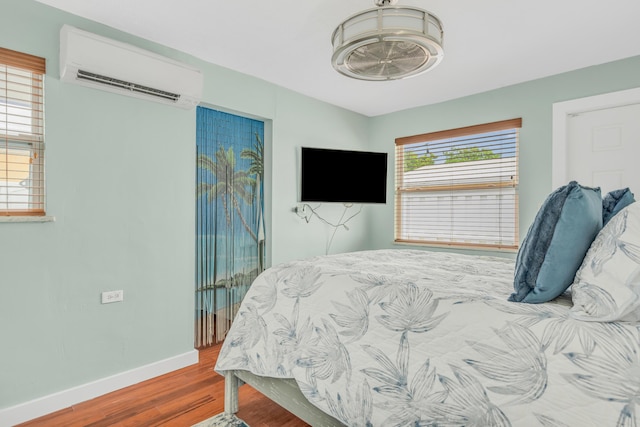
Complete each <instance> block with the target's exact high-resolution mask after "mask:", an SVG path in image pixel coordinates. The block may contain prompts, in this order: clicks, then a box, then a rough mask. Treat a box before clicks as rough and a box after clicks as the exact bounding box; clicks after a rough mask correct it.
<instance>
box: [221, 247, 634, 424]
mask: <svg viewBox="0 0 640 427" xmlns="http://www.w3.org/2000/svg"><path fill="white" fill-rule="evenodd" d="M512 282H513V261H511V260H507V259H502V258H493V257H477V256H466V255H460V254H450V253H443V252H428V251H418V250H378V251H364V252H355V253H349V254H341V255H330V256H320V257H314V258H310V259H306V260H302V261H296V262H290V263H287V264H282V265H278V266H275V267H272V268H270V269H268V270H267V271H265V272H264V273H263V274H261V275H260V276H259V277H258V278H257V279H256V281H255V282H254V284H253V285H252V287H251V289H250V290H249V292H248V293H247V295H246V297H245V299H244V301H243V303H242V306H241V308H240V312H239V313H238V316H237V317H236V319H235V322H234V324H233V325H232V327H231V331H230V332H229V335H228V336H227V338H226V340H225V343H224V346H223V348H222V350H221V353H220V357H219V359H218V362H217V364H216V368H215V369H216V371H218V372H223V371H225V370H238V369H239V370H248V371H251V372H253V373H254V374H257V375H262V376H269V377H276V378H294V379H295V380H296V381H297V383H298V384H299V386H300V388H301V390H302V392H303V393H304V394H305V396H306V397H307V398H308V399H309V401H311V402H312V403H313V404H314V405H316V406H318V407H319V408H320V409H322V410H323V411H325V412H327V413H329V414H330V415H332V416H333V417H335V418H337V419H339V420H341V421H342V422H344V423H345V424H346V425H349V426H367V425H369V426H385V427H386V426H406V425H412V426H431V425H438V426H441V425H442V426H458V425H464V426H508V425H514V426H598V427H601V426H615V425H625V426H627V425H629V426H631V425H636V424H635V423H636V419H635V411H636V403H640V362H639V357H640V356H639V355H640V340H639V331H638V328H637V327H636V326H635V325H625V324H621V323H595V322H581V321H578V320H574V319H572V318H570V317H569V316H568V310H569V308H570V306H571V300H570V296H568V294H566V295H563V296H561V297H560V298H558V299H557V300H556V301H554V302H552V303H546V304H538V305H531V304H522V303H513V302H508V301H507V297H508V296H509V294H510V293H511V292H512V290H513V286H512Z"/></svg>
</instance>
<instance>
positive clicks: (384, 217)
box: [368, 57, 640, 257]
mask: <svg viewBox="0 0 640 427" xmlns="http://www.w3.org/2000/svg"><path fill="white" fill-rule="evenodd" d="M445 60H446V59H445ZM469 78H473V74H472V73H470V75H469ZM639 86H640V57H634V58H630V59H625V60H621V61H616V62H612V63H608V64H604V65H600V66H595V67H590V68H585V69H582V70H578V71H573V72H569V73H565V74H559V75H555V76H551V77H547V78H544V79H539V80H534V81H531V82H527V83H523V84H518V85H514V86H509V87H505V88H501V89H498V90H493V91H490V92H485V93H481V94H477V95H473V96H468V97H464V98H459V99H455V100H452V101H448V102H443V103H440V104H436V105H430V106H424V107H418V108H413V109H410V110H406V111H401V112H397V113H394V114H388V115H385V116H380V117H376V118H372V119H371V121H370V127H369V131H370V139H371V141H372V144H373V147H372V148H374V149H376V150H379V151H387V152H388V153H389V155H390V156H391V158H393V152H394V140H395V138H397V137H402V136H409V135H417V134H421V133H426V132H432V131H438V130H443V129H452V128H458V127H463V126H470V125H475V124H480V123H488V122H494V121H498V120H505V119H511V118H516V117H522V129H521V132H520V208H519V209H520V238H521V239H523V238H524V236H525V235H526V232H527V229H528V228H529V225H530V224H531V222H532V221H533V218H534V217H535V215H536V212H537V211H538V208H539V206H540V204H541V203H542V202H543V201H544V199H545V198H546V197H547V195H548V194H549V193H550V192H551V190H552V188H551V143H552V139H551V138H552V106H553V103H555V102H562V101H567V100H571V99H576V98H582V97H587V96H592V95H598V94H602V93H607V92H613V91H618V90H624V89H630V88H634V87H639ZM394 173H395V167H394V166H393V165H391V173H390V176H389V179H388V183H389V186H390V187H389V188H393V180H394V176H393V174H394ZM368 220H369V224H368V227H369V229H370V230H371V232H370V233H369V235H370V240H369V243H368V245H369V246H370V247H372V248H390V247H410V246H406V245H394V243H393V237H394V236H393V223H394V222H393V221H394V218H393V200H392V199H389V203H387V205H385V207H384V208H383V209H377V210H373V211H371V215H369V216H368ZM473 252H475V253H478V252H477V251H473ZM491 254H492V255H502V256H508V257H511V256H514V254H512V253H498V252H492V253H491Z"/></svg>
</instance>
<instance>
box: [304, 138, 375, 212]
mask: <svg viewBox="0 0 640 427" xmlns="http://www.w3.org/2000/svg"><path fill="white" fill-rule="evenodd" d="M300 201H301V202H341V203H386V202H387V153H374V152H368V151H350V150H332V149H326V148H310V147H302V156H301V178H300Z"/></svg>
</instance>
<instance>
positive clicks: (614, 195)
mask: <svg viewBox="0 0 640 427" xmlns="http://www.w3.org/2000/svg"><path fill="white" fill-rule="evenodd" d="M635 201H636V199H634V197H633V193H632V192H631V190H629V187H627V188H621V189H620V190H613V191H610V192H608V193H607V195H606V196H604V198H603V199H602V226H603V227H604V226H605V225H606V224H607V223H608V222H609V220H610V219H611V218H613V217H614V216H615V215H616V214H617V213H618V212H620V211H621V210H622V209H623V208H625V207H627V206H629V205H630V204H631V203H633V202H635Z"/></svg>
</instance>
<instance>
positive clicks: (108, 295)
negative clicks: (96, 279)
mask: <svg viewBox="0 0 640 427" xmlns="http://www.w3.org/2000/svg"><path fill="white" fill-rule="evenodd" d="M122 300H124V291H123V290H122V289H120V290H119V291H108V292H103V293H102V303H103V304H109V303H112V302H119V301H122Z"/></svg>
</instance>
